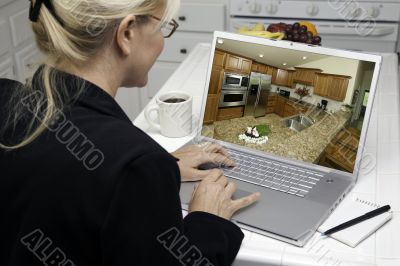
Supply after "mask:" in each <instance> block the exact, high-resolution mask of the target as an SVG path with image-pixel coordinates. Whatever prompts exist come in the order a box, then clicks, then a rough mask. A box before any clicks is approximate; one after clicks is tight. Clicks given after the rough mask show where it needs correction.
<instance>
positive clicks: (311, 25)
mask: <svg viewBox="0 0 400 266" xmlns="http://www.w3.org/2000/svg"><path fill="white" fill-rule="evenodd" d="M299 24H300V26H303V25H304V26H307V30H308V31H311V32H312V34H313V36H317V35H318V32H317V29H316V28H315V25H314V24H312V23H311V22H309V21H300V22H299Z"/></svg>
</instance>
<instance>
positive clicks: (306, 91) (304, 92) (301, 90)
mask: <svg viewBox="0 0 400 266" xmlns="http://www.w3.org/2000/svg"><path fill="white" fill-rule="evenodd" d="M294 93H296V94H297V95H299V97H300V101H301V100H302V99H303V98H304V97H307V96H310V89H307V87H303V88H297V89H296V90H295V91H294Z"/></svg>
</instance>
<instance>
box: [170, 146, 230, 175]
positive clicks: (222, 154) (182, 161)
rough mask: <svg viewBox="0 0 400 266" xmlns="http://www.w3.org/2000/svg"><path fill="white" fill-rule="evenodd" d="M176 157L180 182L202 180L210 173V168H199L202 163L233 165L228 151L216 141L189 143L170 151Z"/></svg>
mask: <svg viewBox="0 0 400 266" xmlns="http://www.w3.org/2000/svg"><path fill="white" fill-rule="evenodd" d="M171 154H172V155H173V156H174V157H176V158H178V159H179V161H178V166H179V170H180V172H181V180H182V182H188V181H198V180H202V179H203V178H205V177H206V176H208V175H209V174H210V173H211V170H199V169H198V167H199V166H200V165H202V164H204V163H209V162H212V163H215V164H218V165H219V164H224V165H225V166H228V167H230V166H234V165H235V162H234V161H233V160H232V159H231V158H230V157H229V154H228V152H227V151H226V150H225V149H224V148H222V147H221V145H219V144H216V143H210V142H205V143H202V144H200V145H191V146H187V147H184V148H182V149H179V150H177V151H175V152H172V153H171Z"/></svg>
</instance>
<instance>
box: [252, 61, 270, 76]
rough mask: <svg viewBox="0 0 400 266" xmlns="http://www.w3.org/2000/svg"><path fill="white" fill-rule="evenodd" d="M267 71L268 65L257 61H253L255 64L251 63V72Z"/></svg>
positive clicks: (264, 72)
mask: <svg viewBox="0 0 400 266" xmlns="http://www.w3.org/2000/svg"><path fill="white" fill-rule="evenodd" d="M266 71H267V65H264V64H261V63H257V62H253V64H252V65H251V72H257V73H263V74H266Z"/></svg>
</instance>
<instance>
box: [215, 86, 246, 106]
mask: <svg viewBox="0 0 400 266" xmlns="http://www.w3.org/2000/svg"><path fill="white" fill-rule="evenodd" d="M246 99H247V88H246V90H237V89H236V90H235V89H234V90H226V89H225V90H221V97H220V98H219V105H218V106H219V107H234V106H242V105H245V104H246Z"/></svg>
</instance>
